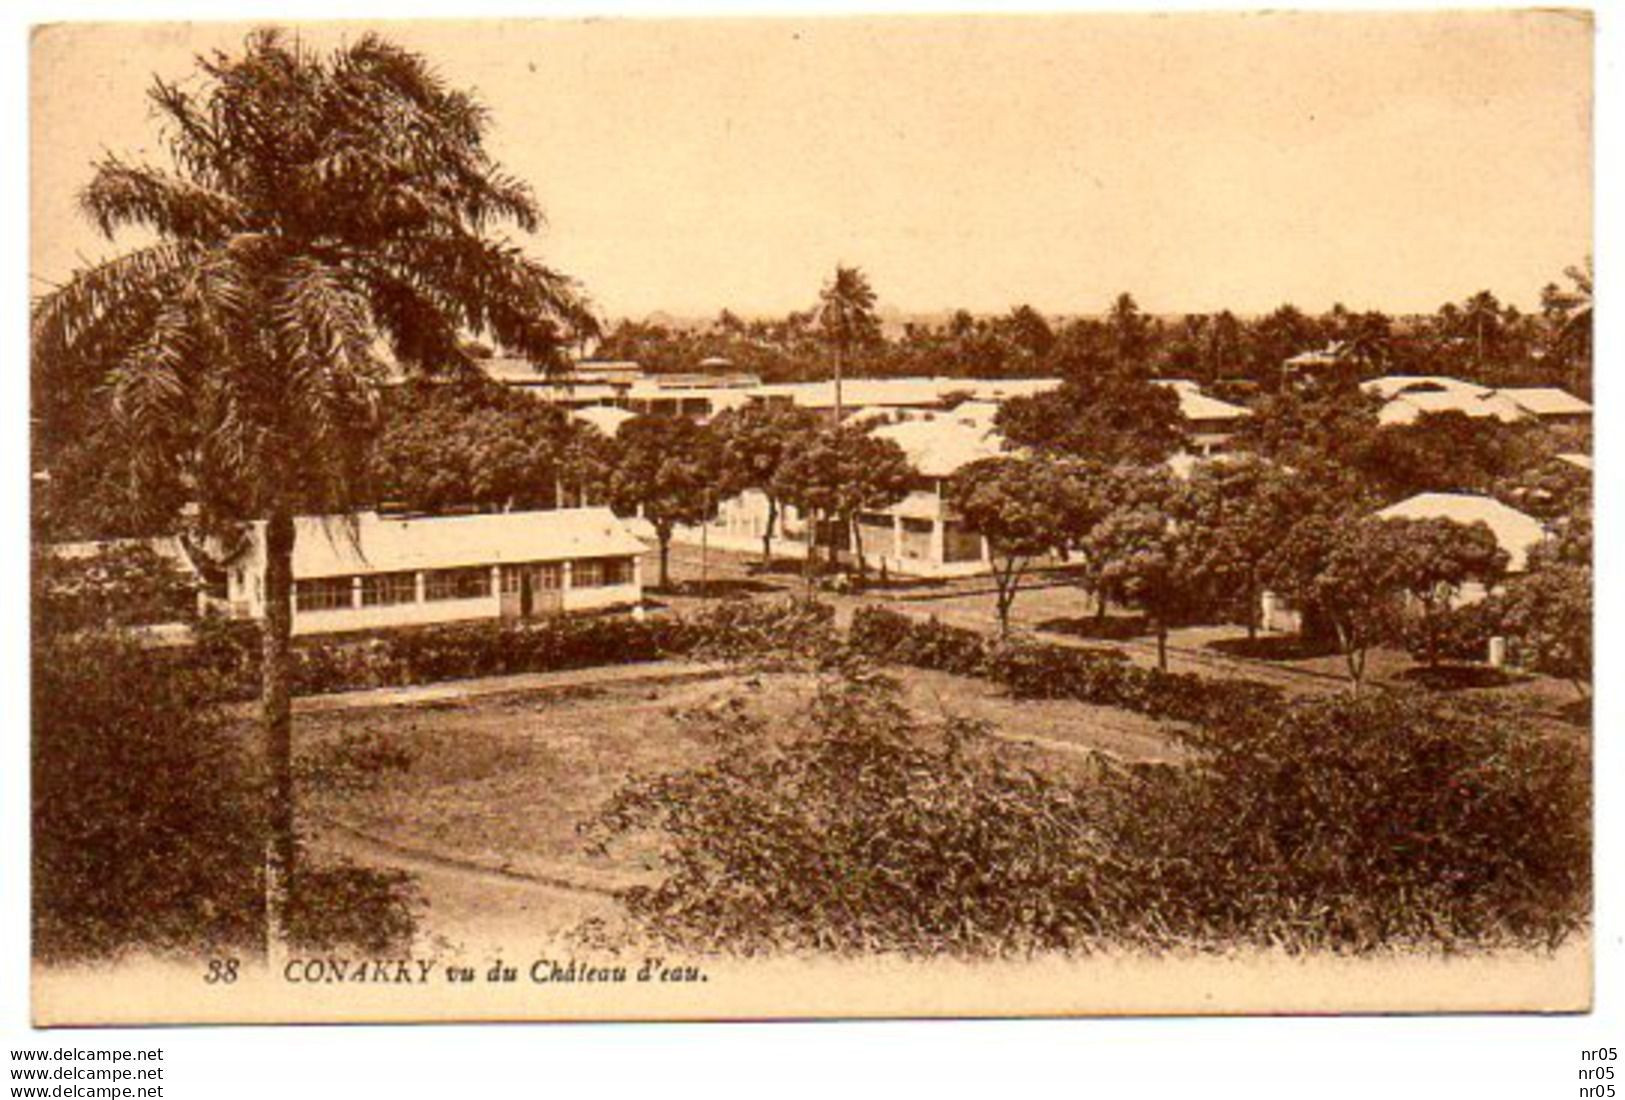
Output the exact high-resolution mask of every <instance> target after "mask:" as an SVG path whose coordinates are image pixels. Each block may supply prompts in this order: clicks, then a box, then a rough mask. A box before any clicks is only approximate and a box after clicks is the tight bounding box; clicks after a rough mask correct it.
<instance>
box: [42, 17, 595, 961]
mask: <svg viewBox="0 0 1625 1100" xmlns="http://www.w3.org/2000/svg"><path fill="white" fill-rule="evenodd" d="M198 66H199V68H200V69H201V70H202V76H203V78H204V79H203V80H202V82H201V84H200V86H199V87H197V88H196V89H195V90H187V89H185V88H183V87H182V86H181V85H178V84H169V83H166V82H164V81H162V80H155V82H154V84H153V87H152V89H151V90H150V92H149V98H150V99H151V101H152V104H153V107H154V108H155V109H156V112H157V114H158V116H159V117H160V119H161V120H162V122H163V125H164V138H165V142H166V145H167V148H168V152H169V154H170V161H171V164H170V166H169V167H168V168H167V169H166V168H160V167H154V166H150V165H147V164H133V163H129V162H126V161H124V160H121V159H119V158H117V157H114V156H108V157H106V158H104V159H103V160H102V161H101V162H99V163H98V164H97V165H96V166H95V169H94V176H93V178H92V179H91V182H90V183H89V185H88V186H87V187H86V188H85V189H84V191H83V192H82V194H81V196H80V198H81V204H82V207H83V209H84V211H85V213H86V214H87V215H88V216H89V217H90V218H91V219H92V220H93V221H94V222H95V224H96V226H97V227H98V228H99V229H100V231H101V232H102V234H103V235H105V236H106V237H108V238H109V239H114V238H115V237H116V235H117V232H118V231H119V230H120V229H122V228H124V227H127V226H135V227H141V228H144V229H146V230H148V231H150V232H151V234H153V235H154V236H155V237H156V240H155V241H154V242H153V243H151V244H148V245H145V246H143V247H140V248H136V249H135V250H133V251H130V252H126V253H125V254H123V255H121V256H118V257H117V258H115V259H111V260H108V261H106V262H104V263H101V264H98V265H96V266H94V267H90V268H88V269H86V270H82V271H79V272H78V273H76V274H75V275H74V276H73V277H72V279H71V280H70V281H69V282H67V283H66V284H65V285H62V286H60V287H58V288H56V289H54V290H52V291H51V292H50V293H48V294H46V295H45V296H43V297H42V298H41V299H39V300H38V301H37V302H36V303H35V307H34V313H33V321H32V336H33V356H34V369H35V372H36V379H37V383H38V384H39V385H42V386H51V385H57V384H60V383H62V382H63V380H76V381H78V382H80V383H81V384H90V385H94V386H95V387H96V392H97V393H99V394H101V395H104V396H105V399H106V402H107V407H108V409H109V410H110V413H111V416H110V420H111V422H112V424H113V425H114V426H115V427H116V429H117V431H118V434H119V436H120V438H121V439H122V440H123V442H124V443H125V445H126V447H125V450H124V454H125V455H126V456H127V460H128V464H129V468H130V471H131V475H132V477H131V483H132V485H133V487H134V496H135V498H136V500H137V502H138V503H145V504H147V505H148V506H153V505H156V504H157V503H158V502H159V501H161V500H163V499H167V498H166V497H164V496H162V495H160V494H158V493H156V492H155V491H153V489H154V487H155V486H157V485H159V484H161V483H166V482H167V483H170V484H173V483H174V482H176V481H179V482H180V483H181V484H183V485H185V486H186V487H187V489H188V491H189V492H190V494H191V495H192V496H193V498H194V499H196V500H198V501H199V502H200V503H201V504H202V506H203V509H204V512H205V514H206V515H210V516H212V517H214V518H216V519H218V520H222V521H229V522H233V523H238V524H242V523H249V522H260V523H263V524H264V529H265V547H266V563H265V595H266V615H265V621H264V624H263V658H264V659H263V664H262V669H263V672H262V683H261V704H262V719H263V726H264V738H265V742H264V755H265V766H266V770H267V773H268V776H267V780H268V782H267V790H268V797H269V800H270V805H269V835H268V838H267V852H266V910H267V911H266V921H267V923H266V934H267V947H268V949H269V948H270V947H272V946H273V945H275V944H276V943H278V942H279V941H280V938H281V936H282V934H283V932H284V931H285V929H284V928H283V926H282V917H283V913H284V908H283V907H284V905H285V903H286V894H287V890H288V888H289V886H290V884H291V883H292V881H293V876H294V873H295V865H294V860H295V851H296V843H295V832H294V791H293V773H292V763H291V759H292V742H291V733H292V730H291V725H290V717H289V698H288V697H289V683H288V676H289V667H290V640H289V636H290V633H291V626H292V589H293V576H292V573H293V549H294V540H295V524H294V517H295V516H296V515H297V514H299V513H301V512H330V511H332V512H337V511H344V510H346V509H347V508H348V507H349V506H350V504H351V497H352V491H353V490H354V489H355V488H356V486H357V484H358V476H359V471H360V469H361V464H360V458H361V452H362V450H363V448H364V446H365V443H366V439H367V436H368V431H369V424H370V422H371V420H372V413H373V410H374V408H375V404H376V398H377V395H378V393H379V387H380V386H381V384H383V383H384V382H385V381H386V379H387V376H388V374H389V370H390V368H389V366H388V365H387V364H386V362H385V361H383V359H382V358H381V357H380V354H379V349H382V348H387V349H388V351H389V352H391V353H392V354H393V358H394V361H395V363H396V364H397V365H398V366H399V367H400V368H401V369H402V370H404V371H406V372H408V373H416V374H436V373H446V372H459V371H464V372H466V371H473V370H477V369H478V368H477V367H476V366H475V364H474V363H473V361H472V360H471V359H470V358H469V357H468V355H467V353H466V352H465V351H464V349H463V347H462V344H461V340H462V337H463V336H464V335H465V334H467V333H469V332H475V333H482V334H486V335H488V336H489V337H490V338H492V339H493V340H494V341H495V342H496V343H497V344H499V345H501V346H502V347H503V348H504V349H506V350H508V351H509V352H511V353H515V354H521V355H525V356H527V357H528V358H530V359H531V361H532V362H535V363H537V364H538V365H539V366H541V365H547V364H551V363H554V362H556V361H558V357H559V356H560V355H561V354H562V351H563V349H564V348H566V347H568V346H569V345H570V344H571V343H572V342H573V341H574V340H575V339H577V338H578V337H581V336H583V335H595V334H596V333H597V325H596V323H595V322H594V320H593V318H592V316H591V314H590V313H589V312H588V310H587V307H586V306H585V304H584V302H583V299H582V298H581V297H580V296H579V294H578V292H577V290H576V287H575V285H574V283H573V282H572V281H571V280H569V279H567V278H566V277H564V276H563V275H561V274H559V273H558V272H556V271H553V270H551V269H549V268H547V267H545V266H544V265H542V264H541V263H539V262H537V261H536V260H534V259H531V258H529V257H528V256H526V255H525V254H524V253H523V252H521V250H520V249H519V247H518V246H517V245H516V244H514V243H513V242H511V241H510V240H508V239H506V238H503V237H498V236H493V235H491V231H492V230H493V227H495V226H497V225H499V224H501V223H507V222H511V223H514V224H516V225H517V226H518V227H519V228H521V229H523V230H525V231H527V232H529V231H532V230H534V229H535V228H536V227H537V226H538V224H539V223H540V220H541V215H540V212H539V210H538V208H537V205H536V202H535V199H534V197H533V196H532V194H531V192H530V190H529V188H528V187H526V186H525V185H524V184H523V183H521V182H520V181H518V180H516V179H513V178H512V177H510V176H508V175H506V174H504V173H503V171H502V170H501V169H500V168H499V167H498V166H497V165H496V164H495V163H494V162H493V161H492V160H491V159H490V158H489V157H488V156H487V154H486V153H485V151H484V148H483V145H482V141H483V137H484V133H485V129H486V125H487V117H486V113H485V110H484V108H482V107H481V106H480V105H479V104H478V103H476V102H475V101H474V100H473V99H472V98H470V97H469V96H468V95H466V94H464V93H462V92H459V91H455V90H451V89H448V88H447V87H446V86H445V85H444V84H443V83H442V82H441V80H440V79H439V78H438V76H436V74H435V73H434V71H433V70H432V69H431V68H430V66H429V64H428V62H427V61H425V60H424V59H423V58H422V57H420V56H417V55H415V54H412V53H408V52H406V51H403V50H401V49H399V48H398V47H396V46H394V45H392V44H391V43H389V42H387V41H385V40H384V39H382V38H379V37H377V36H374V35H370V34H369V35H364V36H362V37H361V38H360V39H358V40H357V41H355V42H354V43H353V44H351V45H348V46H345V47H342V48H340V49H338V50H336V51H334V52H332V53H331V54H318V53H316V52H315V51H312V50H310V49H307V48H305V47H304V46H302V45H300V44H299V43H297V42H294V41H290V40H289V39H288V38H287V37H286V36H285V35H283V34H282V33H280V32H278V31H276V30H261V31H256V32H255V33H253V34H252V35H250V36H249V37H248V39H247V40H246V42H245V44H244V49H243V53H242V55H241V56H238V57H233V56H229V55H227V54H224V53H219V52H217V53H215V54H214V55H212V56H209V57H199V58H198ZM171 518H173V517H171Z"/></svg>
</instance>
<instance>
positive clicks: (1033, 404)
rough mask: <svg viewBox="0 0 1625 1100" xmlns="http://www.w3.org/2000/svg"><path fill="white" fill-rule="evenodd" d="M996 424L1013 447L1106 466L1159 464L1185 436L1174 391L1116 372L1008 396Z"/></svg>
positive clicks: (1074, 378)
mask: <svg viewBox="0 0 1625 1100" xmlns="http://www.w3.org/2000/svg"><path fill="white" fill-rule="evenodd" d="M995 423H997V424H998V426H999V429H1000V431H1002V432H1003V433H1004V435H1005V437H1006V438H1007V439H1009V440H1010V442H1011V443H1012V444H1014V445H1016V446H1018V447H1030V448H1032V449H1034V450H1036V451H1040V452H1044V453H1048V454H1052V455H1055V456H1058V457H1073V458H1084V459H1091V460H1094V461H1097V462H1103V463H1107V464H1115V463H1120V462H1136V463H1141V464H1151V463H1155V462H1161V461H1163V460H1164V459H1166V458H1167V457H1168V456H1169V455H1171V454H1173V453H1174V451H1175V450H1176V449H1178V447H1179V445H1180V444H1181V442H1182V441H1183V440H1184V417H1183V416H1181V415H1180V411H1179V397H1178V395H1177V394H1175V393H1174V391H1173V390H1172V389H1170V388H1169V387H1167V386H1157V385H1153V384H1152V383H1150V382H1149V381H1147V380H1145V379H1144V378H1140V377H1136V376H1134V375H1131V374H1128V373H1127V372H1124V371H1120V370H1105V371H1102V372H1088V373H1075V374H1072V375H1069V376H1068V377H1067V379H1066V381H1065V382H1064V383H1062V385H1061V386H1060V388H1059V389H1055V390H1051V391H1049V392H1048V393H1040V394H1033V395H1031V396H1024V397H1014V398H1011V399H1010V400H1009V401H1006V402H1005V403H1004V404H1003V405H1002V406H1000V408H999V412H998V417H997V419H996V421H995Z"/></svg>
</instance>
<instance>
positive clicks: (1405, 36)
mask: <svg viewBox="0 0 1625 1100" xmlns="http://www.w3.org/2000/svg"><path fill="white" fill-rule="evenodd" d="M364 27H377V28H378V29H380V30H383V31H384V32H385V33H386V34H388V35H389V36H390V37H392V38H394V39H395V40H397V41H399V42H400V43H402V44H403V45H405V46H407V47H408V48H411V49H414V50H418V51H420V52H422V53H424V54H427V55H428V56H430V57H431V58H432V59H433V60H434V61H435V62H436V64H437V65H438V66H439V68H440V70H441V72H442V73H443V75H444V76H445V77H446V78H447V79H448V80H449V81H450V82H451V83H453V84H455V85H459V86H463V87H472V88H473V89H475V90H476V91H477V93H478V94H479V96H480V97H481V98H482V100H483V101H484V102H485V103H486V104H487V105H488V106H489V107H490V109H491V112H492V116H493V127H492V132H491V135H490V138H489V148H490V150H491V151H492V153H493V154H494V155H495V156H496V157H497V158H498V159H499V160H500V161H501V162H503V164H504V165H505V166H506V167H507V168H508V169H510V170H511V171H512V172H514V173H515V174H517V175H519V176H520V177H522V178H524V179H526V180H528V181H529V182H530V183H531V184H532V186H533V187H534V188H535V189H536V192H537V195H538V197H539V199H540V201H541V204H542V206H543V208H544V209H545V211H546V212H547V216H548V225H547V226H546V228H545V229H544V230H543V231H542V233H540V234H538V235H537V236H536V237H535V238H532V239H530V240H528V241H526V242H525V243H526V246H527V247H528V248H529V249H531V250H532V251H534V252H535V253H536V254H537V255H539V256H541V257H543V258H544V259H546V260H547V261H548V262H549V263H551V264H553V265H554V266H556V267H558V268H560V269H562V270H564V271H566V272H568V273H570V274H572V275H574V276H575V277H577V278H578V279H579V280H581V282H582V283H583V284H584V287H585V289H586V291H587V293H588V294H589V295H590V297H591V298H592V300H593V301H594V303H595V304H596V306H597V307H598V309H599V310H600V312H601V313H603V314H604V315H606V316H608V317H618V316H623V315H631V316H641V315H643V314H646V313H648V312H650V311H653V310H665V311H669V312H673V313H678V314H685V315H692V314H698V315H710V314H714V313H716V312H717V311H718V310H720V309H722V308H723V307H729V308H732V309H734V310H735V311H737V312H744V313H755V312H771V313H782V312H784V311H786V310H789V309H792V308H804V307H806V306H807V305H809V304H811V303H812V301H813V300H814V299H815V297H816V294H817V290H818V287H819V285H820V284H821V282H822V281H823V280H824V279H825V278H826V277H827V276H828V274H829V273H830V272H831V270H832V269H833V267H834V266H835V264H836V263H837V262H840V263H846V264H857V265H859V266H861V267H863V268H864V269H865V270H866V271H867V272H868V274H869V276H870V280H871V282H872V283H873V284H874V286H875V288H876V291H877V292H878V294H879V296H880V299H881V301H882V303H883V304H887V305H893V306H897V307H899V308H902V309H905V310H910V311H929V310H938V309H947V308H953V307H959V306H964V307H967V308H970V309H972V310H976V311H995V310H1004V309H1007V308H1009V307H1010V306H1012V305H1015V304H1018V303H1022V302H1028V303H1031V304H1033V305H1034V306H1036V307H1037V308H1039V309H1041V310H1043V311H1045V312H1048V313H1079V312H1097V311H1099V310H1102V309H1104V308H1105V306H1106V305H1107V304H1108V302H1109V301H1110V299H1111V297H1112V296H1113V295H1115V294H1116V293H1117V292H1118V291H1121V290H1128V291H1131V292H1133V293H1134V294H1135V296H1136V297H1137V298H1138V299H1139V301H1140V303H1141V305H1142V306H1144V307H1145V308H1147V309H1149V310H1153V311H1158V312H1184V311H1209V310H1216V309H1221V308H1231V309H1234V310H1236V311H1238V312H1242V313H1254V312H1261V311H1264V310H1268V309H1271V308H1273V307H1274V306H1276V305H1278V304H1280V303H1281V302H1283V301H1291V302H1294V303H1296V304H1297V305H1299V306H1300V307H1302V308H1305V309H1309V310H1322V309H1325V308H1328V307H1329V306H1330V305H1331V304H1332V303H1333V302H1334V301H1342V302H1344V303H1345V304H1347V305H1349V306H1350V307H1352V308H1357V309H1364V308H1374V309H1384V310H1387V311H1390V312H1396V313H1397V312H1408V311H1423V310H1431V309H1434V308H1436V307H1437V306H1438V305H1439V304H1441V303H1442V302H1444V301H1447V300H1459V299H1461V298H1463V297H1465V296H1467V295H1468V294H1470V293H1471V292H1473V291H1475V290H1478V289H1481V288H1489V289H1492V290H1494V291H1495V292H1496V293H1497V294H1499V295H1501V296H1502V297H1503V298H1504V299H1507V300H1510V301H1513V302H1516V303H1518V304H1520V305H1522V306H1524V307H1526V308H1528V307H1533V306H1535V305H1536V304H1537V302H1538V294H1539V288H1540V287H1541V285H1542V284H1544V283H1546V282H1548V281H1551V280H1555V279H1559V278H1560V277H1561V272H1562V269H1563V268H1564V267H1565V266H1566V265H1569V264H1573V263H1576V262H1578V261H1580V260H1581V259H1582V258H1583V257H1584V256H1585V255H1586V254H1587V253H1588V252H1590V251H1591V181H1590V175H1591V167H1590V165H1591V144H1590V111H1591V106H1590V104H1591V57H1590V48H1591V27H1590V25H1589V24H1588V23H1587V22H1585V21H1584V20H1582V19H1580V18H1578V17H1575V16H1569V15H1561V14H1550V13H1547V14H1539V13H1485V12H1480V13H1477V14H1455V15H1428V14H1402V15H1371V14H1345V15H1335V14H1321V15H1294V16H1282V15H1273V16H1263V15H1207V16H1200V15H1195V16H1172V17H1167V16H1165V17H1157V16H1146V15H1130V16H1099V15H1094V16H1073V17H1057V16H1049V17H1027V18H1007V17H996V18H995V17H982V18H967V17H960V18H922V17H905V18H893V19H885V20H880V19H870V20H850V19H798V20H783V21H765V20H762V21H741V20H714V19H713V20H691V21H687V22H635V21H597V22H569V23H550V22H541V21H526V22H469V23H456V22H431V23H394V24H388V23H369V24H347V25H336V24H327V25H310V24H306V25H304V26H303V27H302V29H301V33H302V34H303V35H304V36H305V37H306V39H307V40H308V41H310V42H312V43H319V44H323V45H327V44H332V43H336V42H338V41H339V40H340V39H341V38H342V37H344V36H354V35H355V34H357V33H359V32H360V30H361V29H363V28H364ZM245 29H246V28H245V27H244V26H242V25H231V24H190V25H181V24H147V25H135V24H126V25H101V26H79V27H69V28H63V27H59V28H52V29H48V30H45V31H42V32H40V33H39V34H38V35H37V37H36V39H35V43H34V49H33V56H32V63H33V72H32V89H33V105H32V111H33V115H32V120H33V158H34V160H33V173H32V181H33V194H32V196H31V207H30V209H31V218H32V220H33V227H34V240H33V248H32V264H33V274H34V280H33V284H32V287H33V290H34V291H39V290H42V289H44V288H45V287H46V285H47V281H50V280H60V279H61V278H63V277H64V276H66V275H67V274H68V273H69V272H70V271H71V270H72V269H73V268H74V267H75V266H77V265H78V264H80V263H81V262H83V261H84V260H88V259H95V258H98V257H100V256H103V255H106V254H108V251H109V246H107V245H106V244H105V243H104V242H102V241H101V239H100V238H99V237H98V236H97V235H96V234H95V233H94V231H93V230H92V228H91V227H90V226H89V224H88V223H87V222H85V221H84V220H83V219H82V218H80V217H79V216H78V215H77V213H76V209H75V206H74V192H75V191H76V190H77V188H79V187H80V186H82V185H83V184H84V183H85V182H86V180H88V178H89V175H90V163H91V161H92V160H93V159H94V158H95V157H96V156H97V155H98V154H99V153H100V152H101V151H102V150H104V149H105V150H110V151H114V152H118V153H121V154H132V155H136V156H139V157H141V158H154V159H156V158H158V157H160V156H161V150H160V147H159V145H158V144H157V142H156V140H155V138H156V123H155V121H154V120H153V119H152V117H151V116H150V115H149V113H148V109H147V104H146V101H145V99H144V96H143V92H144V90H145V89H146V87H147V86H148V85H149V84H150V82H151V78H152V75H153V74H154V73H157V74H161V75H163V76H164V77H165V78H167V79H176V78H180V77H184V76H186V75H187V74H188V73H190V72H191V71H192V66H191V56H192V54H193V53H194V52H196V51H199V50H205V49H212V48H215V47H224V48H228V49H230V48H235V47H236V46H238V45H239V44H240V42H241V39H242V35H243V33H244V31H245ZM130 240H131V241H134V238H133V237H132V238H130Z"/></svg>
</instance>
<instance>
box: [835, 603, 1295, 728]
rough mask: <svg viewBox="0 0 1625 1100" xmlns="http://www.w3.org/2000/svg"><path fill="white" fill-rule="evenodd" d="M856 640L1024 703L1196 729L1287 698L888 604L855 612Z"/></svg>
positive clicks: (1249, 684)
mask: <svg viewBox="0 0 1625 1100" xmlns="http://www.w3.org/2000/svg"><path fill="white" fill-rule="evenodd" d="M851 643H852V646H853V647H854V648H855V649H857V650H858V651H859V652H861V653H863V654H864V655H866V656H868V657H871V658H874V659H876V660H880V661H885V662H888V663H891V664H901V665H909V666H911V667H914V668H926V669H932V670H935V671H940V672H950V673H954V674H956V675H960V676H982V677H986V678H987V679H990V680H993V681H995V682H996V683H998V684H1000V685H1001V686H1002V687H1003V688H1004V689H1005V690H1006V691H1008V692H1009V693H1010V694H1011V695H1013V696H1014V697H1016V698H1018V699H1069V700H1072V701H1074V702H1080V703H1091V704H1095V705H1097V706H1108V707H1121V708H1122V709H1124V710H1132V711H1137V712H1138V713H1141V714H1145V715H1148V716H1150V717H1152V718H1160V719H1169V720H1172V721H1176V722H1188V723H1190V724H1192V725H1196V726H1206V727H1216V726H1219V725H1222V724H1224V723H1226V722H1228V721H1231V720H1233V719H1234V718H1235V717H1236V716H1237V715H1240V714H1245V713H1248V712H1251V711H1253V710H1256V709H1258V708H1261V707H1270V706H1279V704H1280V703H1281V701H1282V694H1281V692H1280V691H1279V689H1277V688H1274V687H1271V686H1270V685H1268V684H1260V683H1256V682H1253V681H1249V680H1215V679H1210V678H1207V677H1202V676H1194V675H1190V674H1187V673H1172V672H1163V671H1160V670H1158V669H1149V668H1140V667H1138V666H1136V665H1132V664H1130V663H1129V662H1128V660H1127V659H1126V657H1124V655H1123V654H1122V653H1120V652H1118V651H1116V650H1108V649H1098V648H1097V649H1084V648H1080V647H1077V646H1060V645H1053V644H1049V643H1044V642H1033V641H1027V640H1009V641H1003V642H1000V641H996V640H994V639H992V638H989V637H987V636H985V635H982V634H980V633H978V632H976V631H974V630H966V629H964V628H962V627H953V626H946V625H944V624H942V623H939V622H937V621H936V620H934V619H932V620H928V621H924V622H922V621H920V620H918V619H914V618H911V617H910V616H908V615H904V614H902V613H901V612H897V611H892V610H890V609H888V608H884V607H863V608H859V609H858V610H857V612H855V613H854V615H853V617H852V632H851Z"/></svg>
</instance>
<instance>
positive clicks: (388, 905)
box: [285, 860, 425, 955]
mask: <svg viewBox="0 0 1625 1100" xmlns="http://www.w3.org/2000/svg"><path fill="white" fill-rule="evenodd" d="M424 904H425V903H424V899H423V895H422V892H421V891H420V890H419V889H418V886H417V880H416V878H415V877H414V876H412V875H411V874H409V873H408V872H406V871H399V870H394V869H380V868H376V867H361V866H357V865H356V864H354V863H351V862H349V861H347V860H346V861H341V862H337V863H331V864H312V863H308V862H307V863H302V864H300V866H299V868H298V870H297V872H296V873H295V875H294V878H293V886H292V889H290V890H289V891H288V907H287V912H286V914H285V918H286V920H287V935H288V944H289V946H290V947H293V948H295V949H296V950H302V951H335V950H346V949H348V950H357V951H363V952H366V953H368V954H371V955H383V954H391V953H403V952H406V951H409V950H410V949H411V946H412V939H413V936H414V935H415V934H416V932H417V925H418V921H417V914H418V911H419V910H420V909H421V908H422V907H423V905H424Z"/></svg>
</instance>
